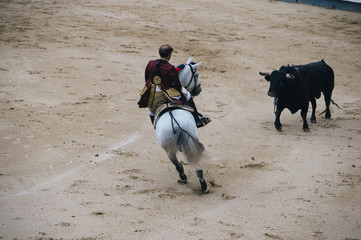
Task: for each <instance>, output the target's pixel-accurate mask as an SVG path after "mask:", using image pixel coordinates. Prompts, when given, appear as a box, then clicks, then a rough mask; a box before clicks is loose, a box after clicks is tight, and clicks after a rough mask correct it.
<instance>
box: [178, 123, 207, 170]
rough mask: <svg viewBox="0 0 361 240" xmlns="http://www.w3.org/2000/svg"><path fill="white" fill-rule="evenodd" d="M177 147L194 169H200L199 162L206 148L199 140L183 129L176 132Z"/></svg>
mask: <svg viewBox="0 0 361 240" xmlns="http://www.w3.org/2000/svg"><path fill="white" fill-rule="evenodd" d="M175 134H176V139H177V146H178V147H179V150H180V151H181V152H182V153H183V154H184V155H185V156H186V158H187V161H188V163H189V164H191V165H192V166H194V167H196V168H197V167H199V161H200V160H201V158H202V156H203V153H204V146H203V144H202V143H200V142H199V140H198V139H197V138H195V137H194V136H192V135H191V134H189V133H188V132H187V131H185V130H184V129H182V128H178V129H177V130H176V133H175Z"/></svg>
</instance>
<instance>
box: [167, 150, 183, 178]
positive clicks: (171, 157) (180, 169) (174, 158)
mask: <svg viewBox="0 0 361 240" xmlns="http://www.w3.org/2000/svg"><path fill="white" fill-rule="evenodd" d="M167 154H168V157H169V160H170V161H171V162H172V163H173V164H174V166H175V168H176V169H177V171H178V173H179V180H178V182H179V183H182V184H185V183H187V175H185V173H184V168H183V166H182V164H181V163H180V162H179V161H178V159H177V156H176V154H174V153H167Z"/></svg>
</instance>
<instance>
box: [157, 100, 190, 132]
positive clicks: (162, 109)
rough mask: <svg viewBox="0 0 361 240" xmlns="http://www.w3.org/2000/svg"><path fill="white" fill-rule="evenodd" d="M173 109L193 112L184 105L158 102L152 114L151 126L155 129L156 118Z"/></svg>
mask: <svg viewBox="0 0 361 240" xmlns="http://www.w3.org/2000/svg"><path fill="white" fill-rule="evenodd" d="M173 109H183V110H186V111H189V112H194V109H193V108H192V107H190V106H188V105H185V104H177V103H173V102H168V101H166V102H160V103H159V104H158V105H157V110H156V111H155V114H154V123H153V126H154V128H155V126H156V125H157V120H158V118H160V117H161V116H162V115H163V114H164V113H166V112H168V111H170V110H173Z"/></svg>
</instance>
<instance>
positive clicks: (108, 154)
mask: <svg viewBox="0 0 361 240" xmlns="http://www.w3.org/2000/svg"><path fill="white" fill-rule="evenodd" d="M140 136H141V135H140V134H139V133H134V134H133V135H130V136H129V137H127V138H126V139H125V140H123V141H122V142H120V143H118V144H115V145H114V146H112V147H110V148H108V150H107V151H105V152H104V153H102V154H99V157H97V159H96V160H95V161H92V163H91V164H89V163H83V164H81V165H79V166H77V167H74V168H72V169H69V170H68V171H66V172H64V173H61V174H59V175H57V176H55V177H54V178H51V179H49V180H48V181H45V182H42V183H38V184H36V185H35V186H33V187H31V188H29V189H26V190H24V191H21V192H18V193H14V194H11V195H8V196H5V197H1V198H0V200H8V199H11V198H14V197H18V196H22V195H28V194H32V193H34V192H35V191H37V190H39V189H42V188H44V187H46V186H48V185H51V184H53V183H56V182H59V181H61V180H62V179H64V178H66V177H68V176H70V175H72V174H75V173H76V172H79V171H80V170H82V169H85V168H88V167H89V166H91V165H94V164H96V163H101V162H103V161H106V160H108V159H110V158H111V157H112V156H114V151H116V150H119V149H121V148H123V147H125V146H126V145H128V144H130V143H132V142H134V141H135V140H137V139H138V138H139V137H140Z"/></svg>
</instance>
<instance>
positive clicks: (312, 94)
mask: <svg viewBox="0 0 361 240" xmlns="http://www.w3.org/2000/svg"><path fill="white" fill-rule="evenodd" d="M260 74H261V75H264V76H265V79H266V80H267V81H269V82H270V88H269V90H268V95H269V96H271V97H275V98H276V111H275V114H276V120H275V123H274V124H275V127H276V129H277V130H282V124H281V122H280V116H281V113H282V111H283V109H285V108H288V109H289V110H290V111H291V113H292V114H294V113H296V112H297V111H298V110H300V109H301V117H302V119H303V130H304V131H308V123H307V120H306V115H307V111H308V105H309V102H311V105H312V115H311V122H313V123H314V122H316V115H315V110H316V98H317V99H318V98H320V96H321V92H322V93H323V95H324V98H325V103H326V115H325V117H326V118H331V112H330V109H329V106H330V102H331V95H332V91H333V88H334V73H333V70H332V68H331V67H330V66H328V65H327V64H326V62H325V61H324V60H321V61H319V62H314V63H309V64H306V65H298V66H282V67H281V68H280V69H279V70H278V71H273V72H272V73H271V74H269V73H262V72H260Z"/></svg>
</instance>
